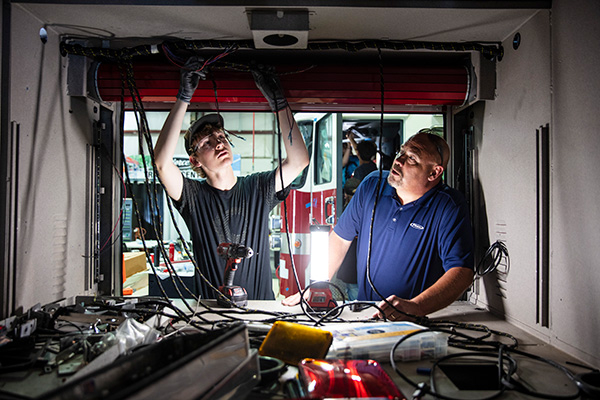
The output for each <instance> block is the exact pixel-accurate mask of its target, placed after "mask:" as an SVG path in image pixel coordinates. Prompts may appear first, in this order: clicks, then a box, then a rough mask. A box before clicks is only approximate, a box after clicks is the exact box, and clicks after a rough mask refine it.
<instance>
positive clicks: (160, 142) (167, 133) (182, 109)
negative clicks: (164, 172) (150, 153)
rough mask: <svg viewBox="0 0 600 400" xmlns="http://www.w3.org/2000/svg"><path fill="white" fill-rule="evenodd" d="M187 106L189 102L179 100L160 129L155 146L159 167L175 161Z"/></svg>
mask: <svg viewBox="0 0 600 400" xmlns="http://www.w3.org/2000/svg"><path fill="white" fill-rule="evenodd" d="M187 108H188V104H187V103H185V102H183V101H181V100H177V101H176V102H175V104H174V105H173V108H172V109H171V112H170V113H169V116H168V117H167V120H166V121H165V123H164V125H163V127H162V129H161V131H160V135H158V139H157V141H156V145H155V146H154V156H155V159H156V160H155V162H156V165H157V166H158V167H159V168H160V167H161V166H163V165H166V164H169V163H172V162H173V155H174V154H175V148H176V147H177V141H178V140H179V135H180V133H181V126H182V124H183V120H184V118H185V113H186V111H187ZM186 150H187V149H186Z"/></svg>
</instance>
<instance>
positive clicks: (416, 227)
mask: <svg viewBox="0 0 600 400" xmlns="http://www.w3.org/2000/svg"><path fill="white" fill-rule="evenodd" d="M410 227H411V228H415V229H418V230H420V231H422V230H423V229H425V228H424V227H423V225H419V224H417V223H416V222H411V223H410Z"/></svg>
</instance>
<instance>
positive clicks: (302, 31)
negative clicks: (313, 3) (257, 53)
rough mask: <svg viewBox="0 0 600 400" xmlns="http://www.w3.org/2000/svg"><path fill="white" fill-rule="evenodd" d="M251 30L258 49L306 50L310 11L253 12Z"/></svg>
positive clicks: (251, 12) (251, 14)
mask: <svg viewBox="0 0 600 400" xmlns="http://www.w3.org/2000/svg"><path fill="white" fill-rule="evenodd" d="M249 14H250V30H252V38H253V39H254V47H255V48H257V49H306V47H307V45H308V10H271V9H269V10H265V9H260V10H251V11H250V12H249Z"/></svg>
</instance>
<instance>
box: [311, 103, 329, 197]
mask: <svg viewBox="0 0 600 400" xmlns="http://www.w3.org/2000/svg"><path fill="white" fill-rule="evenodd" d="M332 124H333V118H332V116H331V114H329V115H328V116H326V117H325V118H322V119H321V120H320V121H319V122H317V137H316V146H315V185H319V184H322V183H329V182H331V180H332V178H333V158H332V156H333V126H332Z"/></svg>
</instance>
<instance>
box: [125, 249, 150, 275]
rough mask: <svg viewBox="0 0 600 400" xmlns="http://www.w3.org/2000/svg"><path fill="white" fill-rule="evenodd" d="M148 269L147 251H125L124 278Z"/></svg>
mask: <svg viewBox="0 0 600 400" xmlns="http://www.w3.org/2000/svg"><path fill="white" fill-rule="evenodd" d="M145 270H146V253H144V252H143V251H135V252H127V253H123V273H124V275H125V276H124V279H127V278H129V277H130V276H131V275H133V274H137V273H138V272H142V271H145Z"/></svg>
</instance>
